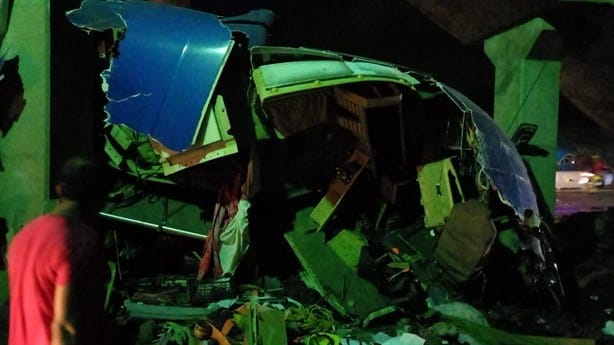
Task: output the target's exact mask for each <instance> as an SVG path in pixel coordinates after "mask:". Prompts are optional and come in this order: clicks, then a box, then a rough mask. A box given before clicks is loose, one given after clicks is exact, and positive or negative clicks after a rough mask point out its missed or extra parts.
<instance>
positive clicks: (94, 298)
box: [7, 157, 107, 345]
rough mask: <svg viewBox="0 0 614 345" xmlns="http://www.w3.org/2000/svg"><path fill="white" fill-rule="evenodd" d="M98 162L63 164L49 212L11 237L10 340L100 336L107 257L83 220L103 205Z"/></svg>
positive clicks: (26, 343) (27, 342)
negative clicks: (56, 201) (57, 197)
mask: <svg viewBox="0 0 614 345" xmlns="http://www.w3.org/2000/svg"><path fill="white" fill-rule="evenodd" d="M103 182H104V174H103V172H102V169H101V168H100V167H99V166H98V165H97V164H95V163H94V162H93V161H90V160H88V159H85V158H81V157H75V158H72V159H69V160H68V161H67V162H66V163H65V164H64V166H63V168H62V171H61V173H60V177H59V182H58V183H57V185H56V193H57V194H58V196H59V200H58V204H57V206H56V207H55V209H54V210H53V211H52V212H50V213H49V214H46V215H42V216H40V217H38V218H36V219H34V220H32V221H31V222H29V223H28V224H26V225H25V226H24V227H23V228H22V229H21V230H20V231H19V232H18V233H17V234H16V235H15V237H14V238H13V240H12V241H11V243H10V244H9V249H8V254H7V261H8V274H9V295H10V299H9V304H10V313H9V317H10V319H9V344H10V345H48V344H53V345H56V344H58V345H59V344H65V343H69V342H70V343H74V344H87V345H93V344H98V343H101V342H102V341H103V340H102V338H103V337H102V335H101V332H100V331H101V329H102V322H103V313H104V310H103V306H104V296H105V278H106V277H107V275H106V273H107V270H106V267H107V266H106V264H105V262H104V258H103V251H102V241H101V240H100V238H99V235H98V233H97V232H96V231H95V230H94V229H93V228H92V226H91V225H89V223H90V221H91V220H92V219H93V217H95V214H96V212H97V211H98V210H99V208H100V206H101V205H102V201H103V197H104V194H105V193H104V191H105V188H103V186H105V185H106V184H105V183H103Z"/></svg>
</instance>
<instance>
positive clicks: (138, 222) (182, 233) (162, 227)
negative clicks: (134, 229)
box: [99, 212, 207, 240]
mask: <svg viewBox="0 0 614 345" xmlns="http://www.w3.org/2000/svg"><path fill="white" fill-rule="evenodd" d="M99 214H100V215H101V216H103V217H105V218H109V219H112V220H117V221H120V222H124V223H128V224H133V225H139V226H143V227H146V228H149V229H154V230H158V231H162V232H166V233H169V234H173V235H180V236H185V237H191V238H196V239H199V240H203V239H206V238H207V235H205V234H199V233H194V232H191V231H186V230H181V229H177V228H173V227H170V226H166V225H163V224H153V223H148V222H144V221H142V220H136V219H132V218H127V217H122V216H118V215H115V214H111V213H107V212H100V213H99Z"/></svg>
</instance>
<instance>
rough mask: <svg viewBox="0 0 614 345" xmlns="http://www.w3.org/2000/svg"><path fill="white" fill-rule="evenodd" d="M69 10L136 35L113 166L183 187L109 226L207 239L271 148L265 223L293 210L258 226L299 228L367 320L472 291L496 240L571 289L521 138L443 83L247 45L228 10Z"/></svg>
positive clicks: (295, 237)
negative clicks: (442, 291) (239, 182)
mask: <svg viewBox="0 0 614 345" xmlns="http://www.w3.org/2000/svg"><path fill="white" fill-rule="evenodd" d="M68 18H69V20H71V22H72V23H73V24H75V25H76V26H78V27H80V28H82V29H84V30H93V31H106V30H112V31H113V32H114V33H118V32H120V33H121V34H115V35H114V36H113V37H115V40H114V45H113V47H114V48H113V54H111V55H110V58H109V68H108V69H107V70H105V71H103V74H102V77H103V81H104V83H103V89H104V91H105V92H106V94H107V97H108V103H107V105H106V106H105V111H106V112H107V114H108V118H107V123H106V132H105V137H106V139H107V142H106V146H105V152H106V154H107V155H108V157H109V161H110V164H111V165H112V166H114V167H116V168H117V169H119V170H122V171H124V172H126V173H127V174H128V175H131V176H132V177H134V178H135V179H136V180H135V181H136V182H133V185H132V187H134V188H135V189H138V188H140V185H141V184H143V181H145V182H155V183H157V182H161V184H168V185H171V186H172V189H173V195H174V196H178V199H177V200H174V199H173V198H171V197H169V196H168V195H167V194H164V193H163V192H160V191H158V190H154V191H153V192H151V191H150V192H149V193H151V194H149V195H148V196H147V197H141V198H140V199H139V200H137V201H130V202H124V203H121V204H119V205H113V207H112V208H111V209H112V210H107V212H106V213H105V214H104V215H105V216H106V217H107V218H110V219H113V220H119V221H122V222H127V223H130V224H132V225H136V226H145V227H149V228H152V229H155V230H162V231H163V232H171V233H173V234H177V235H181V236H187V237H190V238H195V239H198V240H205V241H207V239H211V238H212V237H210V236H207V230H208V229H210V228H212V227H213V226H214V225H213V224H212V223H214V221H213V220H214V219H212V218H213V216H212V215H211V214H210V213H207V212H203V210H209V211H210V210H211V209H213V208H214V207H215V205H216V200H215V198H210V199H207V195H206V194H205V193H202V190H207V191H209V192H211V191H213V192H215V191H218V190H219V187H220V186H219V185H218V183H219V182H220V181H222V180H223V179H228V177H229V176H232V175H231V174H230V173H229V172H230V171H231V170H232V169H231V170H229V167H231V168H232V167H233V166H235V165H236V162H235V161H233V158H235V157H238V156H241V155H243V156H244V157H245V156H249V155H250V154H251V151H252V150H256V151H257V153H258V155H259V156H261V157H262V158H266V159H262V160H261V165H260V166H259V167H257V170H262V171H266V172H269V173H271V172H274V173H275V174H274V178H273V177H271V176H267V179H268V185H264V188H263V190H262V191H261V193H263V194H267V193H270V194H273V192H271V190H275V191H276V192H277V191H281V192H280V193H277V194H276V195H275V196H274V197H272V196H271V197H266V198H262V199H260V200H261V201H264V202H271V201H274V203H272V204H273V205H278V207H277V208H278V209H281V210H277V211H276V212H275V213H274V214H273V213H267V212H270V210H268V209H270V206H269V205H263V206H260V207H258V205H256V204H255V205H254V206H255V208H256V210H255V211H254V213H255V214H256V215H255V216H254V214H253V213H250V217H260V218H261V219H262V218H268V217H269V216H270V215H272V216H276V217H279V216H280V214H282V213H291V218H293V219H292V220H291V221H290V222H289V223H283V222H279V223H276V222H270V223H267V222H262V221H260V222H256V223H255V224H254V223H253V224H250V232H252V233H266V234H269V232H266V231H270V233H283V236H284V239H285V240H286V241H287V243H288V244H289V246H290V247H291V249H292V250H293V251H294V254H295V255H296V257H297V258H298V261H299V262H300V265H301V267H302V268H303V271H302V273H301V277H302V278H303V280H304V281H305V283H306V284H307V285H308V286H309V287H311V288H313V289H314V290H317V291H318V292H319V293H320V294H321V295H322V296H323V297H324V298H326V299H327V301H328V302H329V303H330V304H331V305H332V306H333V307H334V308H335V309H336V310H337V311H338V312H339V313H340V314H341V315H344V316H347V317H356V318H358V319H359V320H360V321H361V322H362V323H363V325H366V324H368V323H369V322H371V321H372V320H374V319H375V318H378V317H380V316H382V315H385V314H386V313H389V312H393V311H395V310H397V307H399V308H400V305H401V304H402V303H405V302H408V301H409V300H411V299H412V298H414V297H415V295H416V294H418V291H419V290H422V289H424V290H427V292H428V293H432V291H431V290H430V287H432V286H438V287H439V286H443V287H444V288H446V289H452V290H453V289H459V290H461V289H462V287H463V285H464V284H466V283H467V282H468V281H469V280H471V279H473V278H475V277H478V278H480V277H481V275H480V273H481V271H482V269H483V266H484V265H485V263H486V262H487V260H488V255H489V253H490V252H491V251H492V250H493V247H496V246H498V245H497V243H498V242H502V243H501V245H500V246H503V247H505V248H507V249H508V250H509V251H510V252H512V253H514V254H518V255H519V256H522V257H523V260H526V261H523V262H522V263H521V265H523V267H522V268H521V269H520V271H522V273H521V274H522V275H523V278H526V281H527V283H530V284H533V285H538V286H543V285H546V286H547V287H546V288H551V287H552V286H553V285H556V283H557V282H558V278H557V277H556V266H555V264H554V263H553V262H552V261H550V260H551V259H552V258H551V257H550V256H549V254H548V253H549V247H548V246H549V243H548V242H547V241H545V237H544V236H547V233H546V232H544V231H543V226H544V224H543V222H542V221H541V219H540V210H539V208H538V204H537V199H536V194H535V192H534V190H533V187H532V184H531V180H530V179H529V176H528V173H527V170H526V167H525V166H524V164H523V162H522V160H521V158H520V156H519V154H518V152H517V150H516V148H515V147H514V145H513V144H512V143H511V141H510V140H509V139H508V138H507V137H506V136H505V134H504V133H503V132H502V131H501V130H500V129H499V128H498V127H497V126H496V124H495V123H494V121H493V120H492V119H491V118H490V116H488V115H487V114H486V113H485V112H484V111H483V110H481V109H480V108H479V107H478V106H476V105H475V104H474V103H472V102H471V101H470V100H468V99H467V98H466V97H464V96H463V95H462V94H460V93H459V92H457V91H456V90H454V89H452V88H450V87H449V86H447V85H445V84H443V83H441V82H439V81H437V80H435V79H434V78H433V77H431V76H429V75H427V74H424V73H420V72H417V71H413V70H410V69H408V68H405V67H402V66H398V65H394V64H390V63H386V62H381V61H377V60H373V59H368V58H363V57H356V56H351V55H345V54H341V53H336V52H330V51H323V50H318V49H308V48H290V47H272V46H257V45H256V46H252V47H251V48H250V49H247V48H248V44H247V42H246V41H245V37H244V36H241V35H233V32H232V30H230V29H229V28H227V27H226V26H224V24H223V23H222V21H221V20H220V19H219V18H217V17H216V16H214V15H211V14H207V13H202V12H196V11H191V10H187V9H180V8H173V7H169V6H165V5H159V4H153V3H148V2H142V1H125V2H124V1H122V2H103V1H84V2H83V5H82V7H81V8H80V9H79V10H75V11H73V12H70V13H69V14H68ZM195 28H201V29H202V30H196V29H195ZM252 42H253V41H252ZM240 163H244V161H243V162H240ZM268 164H270V165H271V167H269V166H267V165H268ZM216 175H217V176H216ZM219 175H222V178H219ZM263 175H265V174H263ZM216 177H217V178H216ZM135 186H136V187H135ZM186 194H190V195H191V196H194V197H195V199H187V198H185V195H186ZM297 199H300V202H294V201H295V200H297ZM305 200H307V202H306V201H305ZM311 201H313V202H311ZM256 202H257V201H256ZM310 202H311V203H310ZM279 205H281V206H279ZM216 210H217V208H216ZM258 212H261V213H262V214H260V215H258ZM148 217H149V218H148ZM248 218H249V217H248ZM251 220H253V218H250V221H251ZM272 227H278V229H275V230H277V231H271V228H272ZM502 233H505V234H506V235H507V237H506V238H511V240H508V241H497V239H498V238H500V236H499V235H500V234H502ZM260 237H261V238H262V237H265V236H262V235H261V236H260ZM267 240H269V239H267ZM116 245H117V243H116ZM275 249H278V248H275ZM118 252H119V250H118ZM526 253H528V254H529V255H528V256H529V258H525V257H526V256H527V255H525V254H526ZM273 254H275V253H273V251H270V252H264V253H263V255H273ZM203 256H204V254H203ZM278 264H279V262H278ZM546 271H548V272H550V273H548V274H546V273H545V272H546ZM552 272H554V273H552ZM194 273H195V272H194ZM365 296H368V298H365ZM431 297H432V296H431Z"/></svg>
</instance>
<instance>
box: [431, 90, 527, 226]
mask: <svg viewBox="0 0 614 345" xmlns="http://www.w3.org/2000/svg"><path fill="white" fill-rule="evenodd" d="M442 89H443V91H444V92H445V93H446V94H447V95H448V96H449V97H450V98H451V99H452V100H453V101H454V102H455V103H456V105H457V106H458V107H459V108H460V109H461V110H462V111H463V112H467V113H470V114H471V118H472V120H473V123H474V125H475V128H476V133H475V136H476V139H477V141H478V144H479V147H478V150H477V161H478V163H479V164H480V166H481V168H482V169H483V172H484V173H485V174H486V175H487V176H488V177H489V178H490V180H491V182H492V184H493V186H494V187H495V188H496V189H497V192H498V194H499V197H500V199H501V201H502V202H503V203H505V204H507V205H509V206H511V207H512V208H513V209H514V212H515V213H516V215H517V216H518V217H520V219H524V212H525V210H531V211H533V214H534V215H535V216H536V217H539V209H538V206H537V198H536V196H535V192H534V190H533V186H532V184H531V180H530V178H529V174H528V172H527V168H526V166H525V165H524V162H523V161H522V158H521V157H520V154H519V153H518V151H517V150H516V147H514V145H513V144H512V142H511V140H510V139H509V138H508V137H507V136H506V135H505V133H504V132H503V131H502V130H501V128H499V127H498V126H497V124H496V123H495V122H494V121H493V120H492V119H491V118H490V116H488V114H487V113H486V112H485V111H484V110H482V109H481V108H480V107H478V106H477V105H476V104H475V103H473V102H472V101H470V100H469V99H468V98H466V97H465V96H463V95H462V94H460V93H459V92H458V91H456V90H454V89H452V88H450V87H447V86H442Z"/></svg>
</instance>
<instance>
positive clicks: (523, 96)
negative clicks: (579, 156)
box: [484, 18, 561, 215]
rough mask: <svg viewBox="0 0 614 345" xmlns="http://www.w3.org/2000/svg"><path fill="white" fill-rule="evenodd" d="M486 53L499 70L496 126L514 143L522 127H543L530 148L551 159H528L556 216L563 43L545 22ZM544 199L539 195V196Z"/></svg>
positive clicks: (494, 42) (493, 41)
mask: <svg viewBox="0 0 614 345" xmlns="http://www.w3.org/2000/svg"><path fill="white" fill-rule="evenodd" d="M484 51H485V53H486V55H487V56H488V57H489V58H490V60H491V61H492V63H493V64H494V66H495V92H494V94H495V100H494V119H495V122H497V124H498V125H499V126H501V128H503V130H504V131H506V133H507V134H508V136H510V137H512V136H513V134H514V132H515V131H516V129H517V128H518V126H519V125H520V124H522V123H529V124H535V125H537V126H538V129H537V132H536V133H535V135H534V137H533V139H532V140H531V141H530V144H532V145H535V146H537V147H539V148H541V149H543V150H545V151H547V153H548V155H547V156H545V157H543V156H523V158H525V159H526V161H527V162H528V163H529V164H528V165H529V167H530V168H531V170H532V172H533V174H534V175H535V177H536V180H537V183H538V186H539V189H540V190H538V191H536V192H537V193H541V195H542V196H543V199H544V201H545V203H546V205H547V207H548V209H549V211H550V215H553V214H554V204H555V198H556V195H555V189H554V181H555V180H554V179H555V173H556V145H557V134H558V108H559V80H560V70H561V63H560V54H561V42H560V37H559V36H558V34H557V33H556V31H555V30H554V28H553V27H552V26H551V25H549V24H548V23H547V22H545V21H544V20H542V19H540V18H536V19H533V20H531V21H529V22H527V23H525V24H522V25H519V26H517V27H515V28H513V29H511V30H508V31H506V32H503V33H501V34H499V35H496V36H493V37H491V38H489V39H487V40H486V41H485V43H484ZM538 197H539V195H538Z"/></svg>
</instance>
